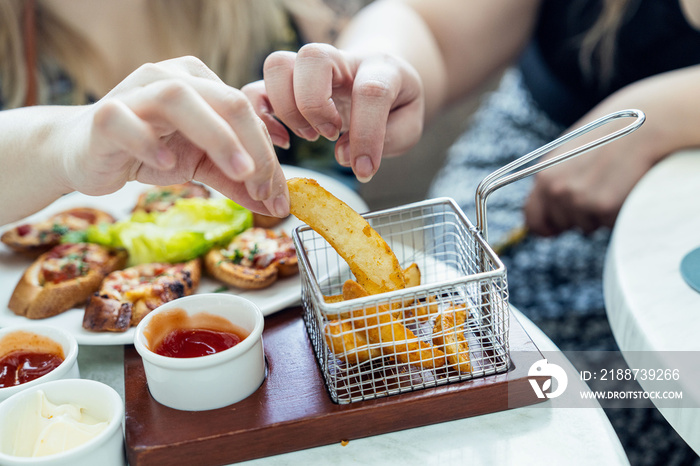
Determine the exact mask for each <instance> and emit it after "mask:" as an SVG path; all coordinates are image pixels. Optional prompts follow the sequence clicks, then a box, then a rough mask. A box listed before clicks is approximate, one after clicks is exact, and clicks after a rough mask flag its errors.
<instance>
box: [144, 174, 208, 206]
mask: <svg viewBox="0 0 700 466" xmlns="http://www.w3.org/2000/svg"><path fill="white" fill-rule="evenodd" d="M192 197H201V198H204V199H209V197H211V191H209V188H207V187H206V186H204V185H203V184H200V183H197V182H194V181H188V182H187V183H182V184H172V185H168V186H153V187H151V188H148V189H147V190H145V191H144V192H142V193H141V194H140V195H139V197H138V199H137V200H136V206H134V211H137V210H142V211H145V212H164V211H166V210H168V209H169V208H170V207H171V206H172V205H173V204H175V201H177V200H178V199H188V198H192Z"/></svg>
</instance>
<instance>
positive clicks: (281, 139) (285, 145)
mask: <svg viewBox="0 0 700 466" xmlns="http://www.w3.org/2000/svg"><path fill="white" fill-rule="evenodd" d="M270 138H272V143H273V144H274V145H276V146H277V147H279V148H281V149H289V139H288V138H287V137H286V136H279V135H276V134H270Z"/></svg>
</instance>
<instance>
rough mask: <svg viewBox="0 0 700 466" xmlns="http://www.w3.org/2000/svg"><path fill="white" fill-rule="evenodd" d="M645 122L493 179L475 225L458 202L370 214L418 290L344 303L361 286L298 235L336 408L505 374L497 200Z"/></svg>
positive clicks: (309, 323) (312, 334) (325, 251)
mask: <svg viewBox="0 0 700 466" xmlns="http://www.w3.org/2000/svg"><path fill="white" fill-rule="evenodd" d="M627 117H634V118H635V121H634V122H633V123H631V124H630V125H628V126H626V127H624V128H622V129H620V130H618V131H615V132H612V133H610V134H607V135H605V136H604V137H601V138H599V139H596V140H594V141H592V142H590V143H588V144H585V145H583V146H581V147H578V148H576V149H573V150H571V151H568V152H566V153H563V154H560V155H557V156H555V157H553V158H551V159H548V160H545V161H541V162H539V163H537V164H534V165H531V166H527V167H526V168H522V169H520V170H518V171H516V170H517V169H518V168H520V167H522V166H524V165H526V164H528V163H529V162H532V161H533V160H535V159H537V158H538V157H540V156H541V155H543V154H545V153H548V152H550V151H552V150H553V149H555V148H557V147H559V146H561V145H562V144H564V143H566V142H567V141H569V140H571V139H573V138H575V137H578V136H580V135H581V134H584V133H587V132H589V131H592V130H593V129H595V128H598V127H600V126H602V125H604V124H606V123H608V122H610V121H613V120H617V119H620V118H627ZM644 118H645V117H644V114H643V113H642V112H641V111H639V110H624V111H620V112H616V113H613V114H610V115H608V116H606V117H603V118H601V119H599V120H596V121H594V122H592V123H590V124H588V125H586V126H584V127H582V128H580V129H578V130H576V131H573V132H571V133H569V134H566V135H564V136H562V137H561V138H559V139H557V140H555V141H553V142H551V143H550V144H548V145H546V146H543V147H542V148H540V149H537V150H535V151H533V152H531V153H529V154H527V155H525V156H523V157H521V158H519V159H517V160H516V161H514V162H512V163H511V164H509V165H506V166H505V167H503V168H501V169H499V170H497V171H496V172H494V173H493V174H491V175H489V176H488V177H486V178H485V179H484V180H483V181H482V182H481V184H480V185H479V187H478V188H477V192H476V205H477V211H476V212H477V225H476V226H474V225H473V224H472V223H471V222H470V221H469V219H468V218H467V217H466V216H465V214H464V213H463V212H462V210H461V209H460V208H459V206H458V205H457V204H456V203H455V202H454V201H453V200H452V199H449V198H440V199H432V200H426V201H423V202H418V203H413V204H409V205H406V206H402V207H397V208H393V209H387V210H382V211H379V212H374V213H369V214H366V215H364V217H365V219H366V220H367V221H368V222H369V223H370V225H371V226H372V227H373V228H374V229H375V230H376V231H377V232H378V233H379V234H380V235H381V236H382V237H383V238H384V240H385V241H386V242H387V243H388V244H389V246H390V247H391V249H392V250H393V251H394V253H395V254H396V256H397V258H398V259H399V262H400V263H401V266H402V267H403V268H404V270H405V275H406V277H411V278H410V280H411V281H412V282H411V283H410V284H411V285H414V286H409V287H407V288H405V289H402V290H397V291H392V292H389V293H383V294H378V295H371V296H366V297H363V298H358V299H352V300H348V301H342V300H340V298H339V296H342V287H343V283H344V282H345V281H346V280H348V279H354V277H353V275H352V273H351V272H350V269H349V267H348V266H347V264H346V263H345V261H344V260H343V259H342V258H341V257H340V256H339V255H338V254H337V253H336V251H335V250H334V249H333V248H332V247H331V246H330V244H329V243H328V242H327V241H326V240H325V239H324V238H323V237H321V236H320V235H319V234H318V233H316V232H315V231H313V230H312V229H311V228H309V227H308V226H305V225H303V226H300V227H298V228H297V229H295V230H294V232H293V238H294V242H295V246H296V249H297V254H298V256H299V267H300V271H301V277H302V295H301V298H302V305H303V308H304V321H305V324H306V328H307V331H308V334H309V338H310V340H311V343H312V346H313V349H314V353H315V355H316V360H317V362H318V364H319V368H320V370H321V373H322V374H323V378H324V382H325V384H326V388H327V389H328V392H329V394H330V396H331V399H332V400H333V401H334V402H336V403H341V404H343V403H351V402H356V401H362V400H369V399H373V398H379V397H384V396H388V395H394V394H398V393H403V392H408V391H413V390H418V389H422V388H427V387H435V386H438V385H443V384H447V383H452V382H461V381H464V380H469V379H474V378H477V377H484V376H489V375H493V374H498V373H502V372H506V371H507V370H508V369H509V365H510V355H509V345H508V331H509V317H510V309H509V304H508V285H507V280H506V269H505V267H504V265H503V263H502V262H501V260H500V259H499V258H498V256H497V255H496V253H495V252H494V251H493V249H492V248H491V247H490V246H489V244H488V242H487V241H488V239H487V225H486V202H487V200H488V196H489V195H490V194H491V193H492V192H493V191H495V190H496V189H498V188H500V187H502V186H504V185H506V184H509V183H511V182H513V181H517V180H519V179H521V178H524V177H526V176H529V175H531V174H534V173H536V172H538V171H540V170H543V169H545V168H547V167H550V166H552V165H554V164H557V163H560V162H562V161H564V160H566V159H568V158H571V157H574V156H577V155H579V154H582V153H585V152H587V151H589V150H591V149H594V148H596V147H598V146H600V145H603V144H606V143H608V142H610V141H612V140H614V139H617V138H619V137H622V136H624V135H626V134H628V133H630V132H632V131H634V130H636V129H637V128H638V127H639V126H641V124H642V123H643V122H644ZM416 269H417V270H416ZM418 271H419V274H420V278H419V279H418V278H417V277H418V273H417V272H418ZM418 282H419V284H417V283H418Z"/></svg>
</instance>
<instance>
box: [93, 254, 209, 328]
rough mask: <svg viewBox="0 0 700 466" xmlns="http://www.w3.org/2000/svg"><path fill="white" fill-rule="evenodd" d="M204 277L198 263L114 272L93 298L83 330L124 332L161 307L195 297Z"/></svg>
mask: <svg viewBox="0 0 700 466" xmlns="http://www.w3.org/2000/svg"><path fill="white" fill-rule="evenodd" d="M201 275H202V265H201V261H200V260H199V259H195V260H192V261H189V262H182V263H179V264H167V263H150V264H140V265H136V266H134V267H129V268H126V269H124V270H119V271H116V272H112V273H111V274H109V275H108V276H107V277H105V279H104V281H103V282H102V285H101V286H100V288H99V290H98V291H96V292H95V293H94V294H93V295H92V296H90V299H89V300H88V303H87V306H86V307H85V315H84V316H83V328H84V329H86V330H91V331H94V332H125V331H126V330H128V329H129V327H131V326H134V325H137V324H138V323H139V322H141V319H143V318H144V317H145V316H146V314H148V313H149V312H151V311H152V310H153V309H155V308H157V307H158V306H160V305H161V304H164V303H167V302H168V301H172V300H173V299H177V298H181V297H183V296H188V295H191V294H192V293H194V292H195V290H196V289H197V287H198V286H199V279H200V277H201Z"/></svg>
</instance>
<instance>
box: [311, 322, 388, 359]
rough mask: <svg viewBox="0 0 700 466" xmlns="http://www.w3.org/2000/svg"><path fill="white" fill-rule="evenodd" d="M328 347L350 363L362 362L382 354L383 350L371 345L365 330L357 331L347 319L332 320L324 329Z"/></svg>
mask: <svg viewBox="0 0 700 466" xmlns="http://www.w3.org/2000/svg"><path fill="white" fill-rule="evenodd" d="M324 333H325V337H326V344H327V345H328V348H330V350H331V351H332V352H333V354H335V355H336V356H338V358H340V359H341V360H343V361H345V362H347V363H348V364H360V363H363V362H366V361H369V360H370V359H374V358H379V357H381V356H382V351H381V350H380V349H379V348H377V347H376V346H375V347H370V346H369V344H368V342H367V338H366V337H365V332H363V331H356V330H355V329H354V328H353V326H352V324H351V323H350V322H348V321H347V320H331V321H330V322H328V323H327V324H326V327H325V329H324Z"/></svg>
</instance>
